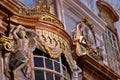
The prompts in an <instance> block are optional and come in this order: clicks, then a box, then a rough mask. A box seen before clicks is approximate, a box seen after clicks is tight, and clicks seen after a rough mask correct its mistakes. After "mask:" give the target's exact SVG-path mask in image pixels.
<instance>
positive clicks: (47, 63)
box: [45, 59, 53, 69]
mask: <svg viewBox="0 0 120 80" xmlns="http://www.w3.org/2000/svg"><path fill="white" fill-rule="evenodd" d="M45 65H46V68H48V69H53V64H52V61H51V60H49V59H45Z"/></svg>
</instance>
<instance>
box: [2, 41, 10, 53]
mask: <svg viewBox="0 0 120 80" xmlns="http://www.w3.org/2000/svg"><path fill="white" fill-rule="evenodd" d="M3 45H4V48H5V50H7V51H11V49H12V47H11V44H10V42H5V43H4V44H3Z"/></svg>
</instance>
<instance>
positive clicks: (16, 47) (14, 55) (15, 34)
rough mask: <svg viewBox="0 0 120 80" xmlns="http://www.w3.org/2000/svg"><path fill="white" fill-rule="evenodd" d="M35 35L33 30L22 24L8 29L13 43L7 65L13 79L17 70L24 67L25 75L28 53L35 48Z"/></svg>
mask: <svg viewBox="0 0 120 80" xmlns="http://www.w3.org/2000/svg"><path fill="white" fill-rule="evenodd" d="M35 36H36V33H35V31H34V30H31V29H27V28H25V27H23V26H22V25H19V26H16V27H14V28H12V29H11V31H10V37H12V38H13V40H14V43H13V49H12V51H11V58H10V62H9V66H10V69H11V71H12V73H13V77H14V80H16V79H15V77H16V76H15V75H16V73H17V71H22V70H23V69H25V70H24V71H22V72H23V73H24V76H25V75H27V73H26V72H27V67H28V66H27V65H28V62H29V57H30V53H32V52H33V51H34V50H35V48H36V41H35V39H34V38H35ZM25 77H27V76H25ZM17 80H18V79H17Z"/></svg>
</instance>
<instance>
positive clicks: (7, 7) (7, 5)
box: [0, 0, 21, 15]
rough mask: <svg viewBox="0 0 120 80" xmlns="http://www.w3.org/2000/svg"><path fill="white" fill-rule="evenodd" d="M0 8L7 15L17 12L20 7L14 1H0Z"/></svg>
mask: <svg viewBox="0 0 120 80" xmlns="http://www.w3.org/2000/svg"><path fill="white" fill-rule="evenodd" d="M0 7H1V10H3V11H4V12H5V13H7V14H8V15H12V14H15V13H17V12H18V10H19V8H20V7H21V5H20V4H19V3H17V1H16V0H0Z"/></svg>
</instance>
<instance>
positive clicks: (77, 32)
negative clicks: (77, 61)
mask: <svg viewBox="0 0 120 80" xmlns="http://www.w3.org/2000/svg"><path fill="white" fill-rule="evenodd" d="M81 27H82V24H81V23H79V24H78V25H77V26H76V29H73V30H72V32H74V40H73V44H74V45H75V46H76V48H75V51H76V53H77V55H78V56H82V55H84V54H83V53H81V50H80V42H83V40H84V36H82V34H81V31H80V29H81ZM79 41H80V42H79ZM84 42H85V41H84Z"/></svg>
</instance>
